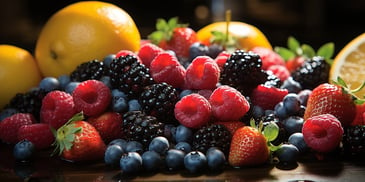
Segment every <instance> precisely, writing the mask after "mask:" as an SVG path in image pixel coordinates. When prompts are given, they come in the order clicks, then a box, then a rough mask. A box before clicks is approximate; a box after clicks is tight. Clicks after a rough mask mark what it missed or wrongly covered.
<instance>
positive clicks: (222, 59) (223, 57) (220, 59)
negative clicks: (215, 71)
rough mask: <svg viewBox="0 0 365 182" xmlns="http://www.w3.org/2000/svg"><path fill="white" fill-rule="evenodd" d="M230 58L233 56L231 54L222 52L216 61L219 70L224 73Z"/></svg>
mask: <svg viewBox="0 0 365 182" xmlns="http://www.w3.org/2000/svg"><path fill="white" fill-rule="evenodd" d="M229 56H231V54H229V53H228V52H226V51H222V52H221V53H219V54H218V56H217V57H216V58H215V59H214V61H215V62H216V63H217V65H218V67H219V70H220V71H222V70H223V67H224V64H225V63H226V61H227V59H228V58H229Z"/></svg>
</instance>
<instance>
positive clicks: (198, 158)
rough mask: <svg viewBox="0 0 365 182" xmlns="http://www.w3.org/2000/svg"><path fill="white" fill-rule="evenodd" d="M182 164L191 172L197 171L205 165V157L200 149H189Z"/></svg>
mask: <svg viewBox="0 0 365 182" xmlns="http://www.w3.org/2000/svg"><path fill="white" fill-rule="evenodd" d="M184 166H185V168H186V169H187V170H188V171H189V172H191V173H197V172H200V171H202V170H204V168H205V167H206V166H207V157H206V156H205V155H204V154H203V153H202V152H200V151H191V152H189V153H188V154H186V155H185V157H184Z"/></svg>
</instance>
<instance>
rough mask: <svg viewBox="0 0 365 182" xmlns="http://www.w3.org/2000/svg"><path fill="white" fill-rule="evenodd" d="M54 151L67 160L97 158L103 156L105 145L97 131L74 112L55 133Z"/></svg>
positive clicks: (80, 115)
mask: <svg viewBox="0 0 365 182" xmlns="http://www.w3.org/2000/svg"><path fill="white" fill-rule="evenodd" d="M55 137H56V141H55V143H54V144H55V145H56V148H55V151H54V152H58V154H59V155H61V157H62V158H63V159H65V160H67V161H75V162H76V161H89V160H99V159H102V158H103V157H104V153H105V149H106V145H105V143H104V141H103V139H102V138H101V136H100V134H99V132H98V131H97V130H96V129H95V127H94V126H92V125H91V124H90V123H88V122H86V121H84V117H83V114H82V113H78V114H76V115H75V116H74V117H73V118H71V119H70V120H69V121H68V122H67V123H66V124H65V125H63V126H62V127H60V128H59V129H58V130H57V132H56V133H55Z"/></svg>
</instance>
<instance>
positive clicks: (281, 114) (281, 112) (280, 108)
mask: <svg viewBox="0 0 365 182" xmlns="http://www.w3.org/2000/svg"><path fill="white" fill-rule="evenodd" d="M274 111H275V115H276V116H278V118H279V119H280V120H283V119H285V118H287V117H288V113H287V112H286V109H285V107H284V104H283V102H279V103H277V104H276V105H275V108H274Z"/></svg>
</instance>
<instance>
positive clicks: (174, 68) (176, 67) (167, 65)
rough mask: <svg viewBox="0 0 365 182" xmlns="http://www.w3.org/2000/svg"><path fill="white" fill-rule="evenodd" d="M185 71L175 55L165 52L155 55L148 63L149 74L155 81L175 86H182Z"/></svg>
mask: <svg viewBox="0 0 365 182" xmlns="http://www.w3.org/2000/svg"><path fill="white" fill-rule="evenodd" d="M185 73H186V70H185V68H184V67H183V66H182V65H181V64H180V63H179V61H178V59H177V57H176V56H174V55H172V54H169V53H167V52H163V53H160V54H159V55H157V56H156V57H155V59H153V60H152V62H151V65H150V74H151V76H152V78H153V79H154V80H155V81H156V82H158V83H162V82H166V83H168V84H170V85H172V86H173V87H175V88H182V87H183V86H184V83H185Z"/></svg>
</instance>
